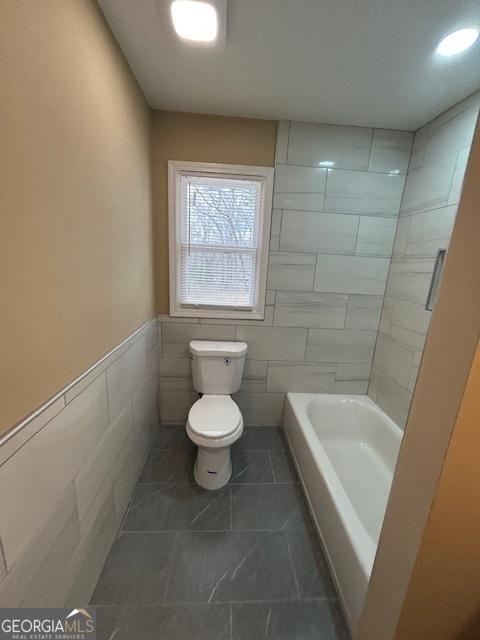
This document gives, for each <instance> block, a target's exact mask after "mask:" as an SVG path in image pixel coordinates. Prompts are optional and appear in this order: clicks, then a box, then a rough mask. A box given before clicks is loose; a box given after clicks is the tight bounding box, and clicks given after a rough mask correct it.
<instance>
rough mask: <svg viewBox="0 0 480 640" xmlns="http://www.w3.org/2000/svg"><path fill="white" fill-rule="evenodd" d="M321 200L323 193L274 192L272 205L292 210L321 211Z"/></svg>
mask: <svg viewBox="0 0 480 640" xmlns="http://www.w3.org/2000/svg"><path fill="white" fill-rule="evenodd" d="M323 200H324V195H323V193H275V194H274V196H273V206H274V207H275V209H292V210H293V211H323Z"/></svg>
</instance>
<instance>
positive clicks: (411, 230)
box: [368, 92, 480, 428]
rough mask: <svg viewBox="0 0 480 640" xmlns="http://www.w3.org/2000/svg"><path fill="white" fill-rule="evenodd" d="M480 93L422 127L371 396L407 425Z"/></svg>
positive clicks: (415, 146)
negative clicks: (433, 286) (432, 290)
mask: <svg viewBox="0 0 480 640" xmlns="http://www.w3.org/2000/svg"><path fill="white" fill-rule="evenodd" d="M479 108H480V92H477V93H476V94H474V95H472V96H470V97H469V98H467V99H466V100H464V101H462V102H460V103H458V104H457V105H455V106H454V107H452V108H451V109H448V110H447V111H446V112H445V113H442V114H441V115H440V116H438V117H437V118H435V120H433V121H432V122H430V123H428V124H427V125H425V126H424V127H422V128H421V129H419V130H418V131H417V132H416V134H415V138H414V142H413V148H412V155H411V159H410V166H409V171H408V176H407V181H406V185H405V191H404V195H403V200H402V206H401V210H400V218H399V223H398V227H397V232H396V237H395V242H394V250H393V260H392V264H391V267H390V273H389V276H388V281H387V289H386V296H387V297H386V299H385V303H384V307H383V312H382V319H381V322H380V327H379V337H378V340H377V347H376V349H375V354H374V360H373V370H372V377H371V380H370V386H369V391H368V392H369V395H370V396H371V397H372V398H373V399H374V400H375V401H376V402H377V403H378V404H379V405H380V407H381V408H382V409H383V410H384V411H385V412H386V413H387V414H388V415H389V416H390V417H391V418H392V419H393V420H394V421H395V422H397V424H399V425H400V426H401V427H402V428H403V427H404V426H405V423H406V420H407V416H408V412H409V409H410V401H411V398H412V393H413V391H414V389H415V382H416V378H417V373H418V366H419V363H420V359H421V355H422V352H423V347H424V344H425V338H426V334H427V331H428V326H429V322H430V318H431V315H432V314H431V312H430V311H427V310H426V309H425V303H426V299H427V294H428V290H429V287H430V282H431V278H432V274H433V269H434V264H435V258H436V256H437V252H438V250H439V249H447V248H448V245H449V242H450V235H451V232H452V229H453V225H454V222H455V215H456V210H457V204H458V202H459V200H460V195H461V186H462V183H463V177H464V174H465V169H466V164H467V160H468V155H469V150H470V144H471V141H472V137H473V133H474V129H475V123H476V120H477V117H478V112H479Z"/></svg>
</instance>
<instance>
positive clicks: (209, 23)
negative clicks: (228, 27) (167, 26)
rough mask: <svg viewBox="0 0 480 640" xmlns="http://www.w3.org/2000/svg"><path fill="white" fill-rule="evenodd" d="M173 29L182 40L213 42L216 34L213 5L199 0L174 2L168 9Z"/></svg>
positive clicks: (215, 15)
mask: <svg viewBox="0 0 480 640" xmlns="http://www.w3.org/2000/svg"><path fill="white" fill-rule="evenodd" d="M170 14H171V16H172V22H173V27H174V29H175V31H176V32H177V35H178V36H180V38H182V39H183V40H192V41H194V42H213V41H214V40H215V39H216V37H217V33H218V16H217V11H216V9H215V7H214V6H213V5H211V4H210V3H208V2H203V1H201V0H174V2H172V4H171V7H170Z"/></svg>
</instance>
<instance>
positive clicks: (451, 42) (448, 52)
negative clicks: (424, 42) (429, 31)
mask: <svg viewBox="0 0 480 640" xmlns="http://www.w3.org/2000/svg"><path fill="white" fill-rule="evenodd" d="M478 36H479V32H478V29H473V28H469V29H459V30H458V31H454V32H453V33H450V34H449V35H448V36H446V37H445V38H443V40H441V41H440V44H439V45H438V47H437V49H436V51H437V53H439V54H440V55H441V56H455V55H456V54H457V53H461V52H462V51H465V49H468V48H469V47H471V46H472V44H475V42H476V41H477V39H478Z"/></svg>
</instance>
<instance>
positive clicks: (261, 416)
mask: <svg viewBox="0 0 480 640" xmlns="http://www.w3.org/2000/svg"><path fill="white" fill-rule="evenodd" d="M233 399H234V400H235V402H236V403H237V404H238V406H239V407H240V411H241V412H242V415H243V419H244V422H245V424H250V425H259V426H260V425H278V424H280V423H281V421H282V416H283V405H284V403H285V394H284V393H244V392H239V393H235V394H234V396H233Z"/></svg>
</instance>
